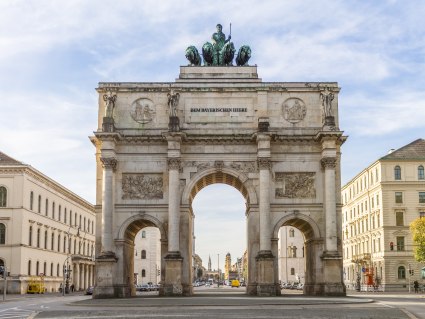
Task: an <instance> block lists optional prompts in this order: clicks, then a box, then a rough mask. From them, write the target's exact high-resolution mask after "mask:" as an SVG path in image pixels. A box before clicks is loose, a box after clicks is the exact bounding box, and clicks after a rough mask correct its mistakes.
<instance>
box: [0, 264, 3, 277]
mask: <svg viewBox="0 0 425 319" xmlns="http://www.w3.org/2000/svg"><path fill="white" fill-rule="evenodd" d="M0 277H2V278H3V277H4V266H0Z"/></svg>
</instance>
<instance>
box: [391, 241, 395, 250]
mask: <svg viewBox="0 0 425 319" xmlns="http://www.w3.org/2000/svg"><path fill="white" fill-rule="evenodd" d="M390 250H394V243H393V242H390Z"/></svg>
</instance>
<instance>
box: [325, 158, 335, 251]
mask: <svg viewBox="0 0 425 319" xmlns="http://www.w3.org/2000/svg"><path fill="white" fill-rule="evenodd" d="M322 166H323V168H324V170H325V217H326V240H325V251H326V252H337V250H338V248H337V227H336V224H337V221H336V193H335V166H336V158H334V157H323V158H322Z"/></svg>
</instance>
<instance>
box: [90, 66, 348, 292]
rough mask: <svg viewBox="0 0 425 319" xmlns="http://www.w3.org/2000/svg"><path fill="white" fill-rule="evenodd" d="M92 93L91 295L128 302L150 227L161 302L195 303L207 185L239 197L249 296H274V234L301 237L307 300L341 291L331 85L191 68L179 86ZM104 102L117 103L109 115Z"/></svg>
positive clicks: (248, 70) (242, 70)
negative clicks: (157, 237) (197, 217)
mask: <svg viewBox="0 0 425 319" xmlns="http://www.w3.org/2000/svg"><path fill="white" fill-rule="evenodd" d="M97 91H98V93H99V117H98V127H97V130H96V132H95V134H94V136H93V137H92V138H91V139H92V142H93V144H94V145H95V146H96V150H97V152H96V160H97V181H98V183H97V206H96V207H97V212H96V213H97V221H98V225H99V226H98V232H97V234H98V236H97V240H96V243H97V244H96V245H97V246H96V251H97V253H98V254H97V255H98V259H97V286H96V288H95V293H94V297H95V298H103V297H112V296H115V297H126V296H131V295H133V294H134V286H133V284H132V282H131V281H130V280H128V278H130V276H129V275H130V274H129V270H128V269H129V268H131V267H132V264H133V248H132V247H133V245H134V238H135V234H136V233H137V231H138V230H140V229H141V228H143V227H146V226H153V227H157V228H158V229H159V231H160V233H161V246H162V247H161V255H162V257H161V281H162V287H163V288H162V290H161V291H160V294H161V295H181V294H183V295H192V294H193V287H192V278H193V274H192V272H193V265H192V262H193V258H192V256H193V253H194V252H193V251H192V250H193V243H192V241H193V234H192V233H193V229H192V228H193V218H194V215H193V211H192V208H191V203H192V200H193V198H194V197H195V196H196V194H197V192H199V191H200V190H201V189H202V188H203V187H205V186H207V185H210V184H213V183H226V184H228V185H231V186H233V187H235V188H236V189H238V190H239V191H240V192H241V194H242V195H243V196H244V197H245V198H246V205H247V211H246V216H247V219H246V222H247V233H248V242H247V264H248V266H247V269H248V274H247V293H248V294H251V295H259V296H270V295H272V296H273V295H277V294H280V287H279V283H278V281H279V276H278V260H277V259H278V244H277V242H278V232H279V229H280V227H281V226H293V227H296V228H298V229H299V230H300V231H301V232H302V233H303V235H304V238H305V240H306V242H305V246H306V263H307V265H308V267H307V269H306V273H305V286H304V287H305V288H304V292H305V293H306V294H308V295H344V294H345V287H344V285H343V282H342V255H341V253H342V251H341V240H340V238H339V237H340V234H339V229H340V225H341V224H340V223H341V220H340V215H341V213H340V208H341V204H340V146H341V144H342V143H343V142H344V141H345V137H344V136H343V135H342V132H341V131H340V130H339V126H338V124H339V122H338V92H339V88H338V85H337V83H333V82H332V83H304V82H303V83H294V82H291V83H287V82H285V83H283V82H273V83H265V82H262V81H261V79H260V78H259V77H258V74H257V67H251V66H244V67H195V66H193V67H181V68H180V75H179V78H178V79H176V81H175V82H170V83H100V85H99V87H98V89H97ZM105 96H106V97H107V99H111V96H112V97H113V96H116V98H114V100H113V105H112V107H113V112H112V113H111V112H109V113H108V112H105V109H106V106H107V105H106V104H105ZM108 101H109V100H108ZM109 109H111V105H109ZM108 114H109V115H108Z"/></svg>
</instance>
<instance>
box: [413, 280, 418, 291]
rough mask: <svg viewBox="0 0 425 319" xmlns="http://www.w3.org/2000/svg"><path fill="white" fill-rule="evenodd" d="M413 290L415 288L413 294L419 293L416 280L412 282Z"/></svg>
mask: <svg viewBox="0 0 425 319" xmlns="http://www.w3.org/2000/svg"><path fill="white" fill-rule="evenodd" d="M413 288H415V294H417V293H418V292H419V282H418V281H417V280H415V281H414V282H413Z"/></svg>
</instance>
